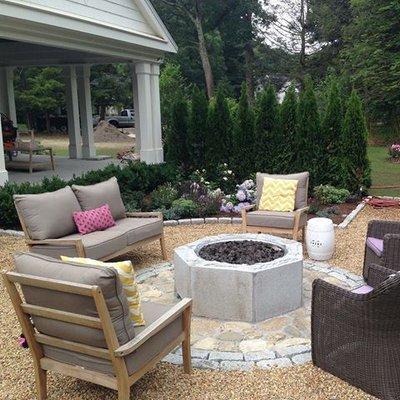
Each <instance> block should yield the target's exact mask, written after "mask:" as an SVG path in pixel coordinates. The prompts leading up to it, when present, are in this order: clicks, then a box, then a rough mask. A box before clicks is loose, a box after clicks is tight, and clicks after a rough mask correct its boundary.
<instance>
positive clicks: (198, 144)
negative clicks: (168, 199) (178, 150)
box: [187, 86, 208, 169]
mask: <svg viewBox="0 0 400 400" xmlns="http://www.w3.org/2000/svg"><path fill="white" fill-rule="evenodd" d="M207 113H208V100H207V96H206V94H205V92H204V91H203V90H200V89H199V88H198V87H197V86H194V87H193V92H192V101H191V105H190V115H189V132H188V140H187V144H188V151H189V160H190V165H191V167H192V168H193V169H199V168H204V165H205V164H204V163H205V149H206V147H205V139H206V138H205V136H206V132H207Z"/></svg>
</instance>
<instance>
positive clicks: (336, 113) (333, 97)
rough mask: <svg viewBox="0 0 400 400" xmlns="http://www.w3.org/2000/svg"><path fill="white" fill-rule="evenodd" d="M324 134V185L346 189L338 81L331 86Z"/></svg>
mask: <svg viewBox="0 0 400 400" xmlns="http://www.w3.org/2000/svg"><path fill="white" fill-rule="evenodd" d="M322 134H323V139H324V141H325V144H324V150H325V155H324V157H323V158H322V160H321V161H322V162H323V165H324V170H325V173H324V175H323V183H324V184H330V185H333V186H336V187H344V185H345V183H346V182H345V170H344V168H343V107H342V101H341V95H340V89H339V85H338V82H337V80H336V79H334V80H332V82H331V84H330V88H329V94H328V105H327V108H326V112H325V115H324V119H323V122H322Z"/></svg>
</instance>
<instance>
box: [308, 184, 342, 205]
mask: <svg viewBox="0 0 400 400" xmlns="http://www.w3.org/2000/svg"><path fill="white" fill-rule="evenodd" d="M314 196H315V199H316V200H317V201H318V202H319V203H320V204H341V203H344V202H345V201H346V200H347V198H348V197H349V196H350V192H349V191H348V190H347V189H337V188H335V187H333V186H330V185H320V186H317V187H315V188H314Z"/></svg>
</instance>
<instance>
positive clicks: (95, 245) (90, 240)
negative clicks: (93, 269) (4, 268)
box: [31, 229, 128, 260]
mask: <svg viewBox="0 0 400 400" xmlns="http://www.w3.org/2000/svg"><path fill="white" fill-rule="evenodd" d="M76 239H81V240H82V242H83V246H84V248H85V253H86V257H88V258H92V259H95V260H100V259H102V258H104V257H107V256H109V255H111V254H113V253H115V252H117V251H120V250H123V249H124V248H125V247H127V245H128V235H127V233H126V232H124V231H118V230H111V229H107V230H105V231H100V232H92V233H89V234H87V235H80V234H79V233H76V234H73V235H68V236H65V237H63V238H62V239H59V240H60V241H61V240H76ZM31 251H32V252H33V253H38V254H44V255H47V256H49V257H53V258H60V256H69V257H76V256H77V253H76V249H75V247H74V246H72V245H68V246H65V245H62V244H60V245H59V246H56V245H55V246H48V245H37V246H32V247H31Z"/></svg>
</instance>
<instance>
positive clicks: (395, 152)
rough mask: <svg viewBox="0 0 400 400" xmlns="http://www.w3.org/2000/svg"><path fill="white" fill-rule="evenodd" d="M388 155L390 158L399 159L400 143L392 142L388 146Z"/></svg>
mask: <svg viewBox="0 0 400 400" xmlns="http://www.w3.org/2000/svg"><path fill="white" fill-rule="evenodd" d="M389 157H390V158H391V159H392V160H396V161H397V160H400V144H397V143H394V144H392V145H391V146H390V147H389Z"/></svg>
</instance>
